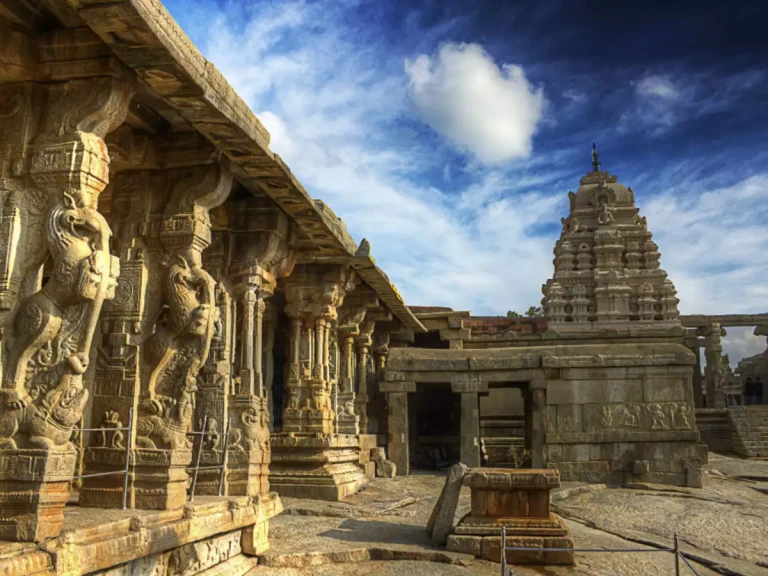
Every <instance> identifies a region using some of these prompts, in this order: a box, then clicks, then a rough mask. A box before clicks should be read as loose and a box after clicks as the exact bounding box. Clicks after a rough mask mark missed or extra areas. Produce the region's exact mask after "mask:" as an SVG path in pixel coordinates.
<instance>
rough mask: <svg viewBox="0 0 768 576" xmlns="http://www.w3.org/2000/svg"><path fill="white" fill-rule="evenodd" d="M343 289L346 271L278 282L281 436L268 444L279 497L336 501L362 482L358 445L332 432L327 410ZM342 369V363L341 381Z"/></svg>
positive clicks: (327, 268) (326, 269)
mask: <svg viewBox="0 0 768 576" xmlns="http://www.w3.org/2000/svg"><path fill="white" fill-rule="evenodd" d="M348 285H349V273H348V272H347V268H346V265H318V264H304V265H300V266H297V267H296V269H295V270H294V273H293V274H292V275H291V276H290V277H289V278H287V279H286V282H285V296H286V308H285V312H286V315H287V316H288V317H289V318H291V321H292V326H291V347H290V349H291V360H290V364H289V366H290V368H289V374H288V379H287V382H286V393H287V395H288V402H287V404H286V408H285V410H284V416H283V429H282V430H283V431H282V433H280V434H275V435H273V438H272V449H273V452H272V453H273V463H272V475H271V479H272V486H273V488H274V489H275V490H276V491H277V492H278V493H279V494H280V495H281V496H296V497H308V498H319V499H326V500H338V499H341V498H343V497H345V496H347V495H349V494H352V493H354V492H356V491H357V490H359V488H360V487H361V486H362V485H364V484H365V482H366V480H365V477H364V476H363V474H362V471H361V469H360V468H359V466H358V461H359V444H358V439H357V437H356V436H355V435H349V434H344V433H343V432H342V433H340V434H334V432H335V427H336V421H335V414H334V411H333V409H332V406H331V389H332V386H333V381H332V379H331V370H330V367H331V361H330V352H331V349H332V347H331V339H330V330H331V329H332V328H333V323H334V322H336V321H337V320H338V319H339V318H338V314H339V313H338V309H339V307H340V306H341V305H342V303H343V301H344V298H345V294H346V291H347V287H348ZM342 340H343V336H342ZM347 366H348V361H347V360H345V361H344V368H343V369H342V380H344V378H345V377H344V374H345V373H346V372H347V370H348V368H347ZM342 395H343V393H342V392H340V393H339V403H341V400H342ZM339 410H341V407H340V408H339Z"/></svg>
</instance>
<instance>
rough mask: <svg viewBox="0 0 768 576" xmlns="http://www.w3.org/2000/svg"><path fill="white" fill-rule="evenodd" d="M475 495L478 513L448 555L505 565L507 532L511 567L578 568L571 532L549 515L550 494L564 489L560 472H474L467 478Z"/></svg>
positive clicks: (457, 533)
mask: <svg viewBox="0 0 768 576" xmlns="http://www.w3.org/2000/svg"><path fill="white" fill-rule="evenodd" d="M464 486H469V488H470V490H471V491H472V509H471V512H470V513H469V514H467V515H466V516H464V518H462V519H461V521H460V522H459V524H458V525H457V526H456V528H455V529H454V533H453V534H451V535H450V536H449V537H448V550H451V551H453V552H463V553H466V554H473V555H475V556H479V557H481V558H484V559H486V560H490V561H492V562H500V561H501V527H502V526H505V527H506V531H507V546H512V547H521V548H535V549H536V550H533V551H507V562H509V563H511V564H573V552H569V551H566V552H562V551H555V550H553V549H559V548H570V549H573V539H572V538H571V532H570V530H568V528H567V527H566V526H565V524H564V523H563V521H562V520H561V519H560V518H558V517H557V516H555V515H554V514H553V513H552V512H551V511H550V509H549V492H550V490H551V489H552V488H557V487H559V486H560V472H559V471H558V470H520V469H518V470H514V469H505V468H473V469H472V470H471V471H470V472H469V474H467V475H466V476H465V477H464Z"/></svg>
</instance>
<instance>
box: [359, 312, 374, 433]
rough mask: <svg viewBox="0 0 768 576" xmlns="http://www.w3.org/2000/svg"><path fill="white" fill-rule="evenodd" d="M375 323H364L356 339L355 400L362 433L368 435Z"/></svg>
mask: <svg viewBox="0 0 768 576" xmlns="http://www.w3.org/2000/svg"><path fill="white" fill-rule="evenodd" d="M373 327H374V323H373V322H363V324H362V325H361V327H360V336H358V337H357V338H355V350H356V352H357V374H356V381H357V398H356V399H355V407H356V410H355V411H356V413H357V415H358V417H359V418H360V432H361V433H363V434H367V433H368V400H369V396H368V374H369V371H370V370H369V357H370V353H371V343H372V342H371V333H372V332H373Z"/></svg>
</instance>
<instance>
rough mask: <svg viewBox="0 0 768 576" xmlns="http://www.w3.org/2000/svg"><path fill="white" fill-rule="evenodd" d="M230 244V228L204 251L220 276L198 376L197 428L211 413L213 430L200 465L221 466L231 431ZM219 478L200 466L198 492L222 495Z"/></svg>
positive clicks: (232, 299) (213, 272)
mask: <svg viewBox="0 0 768 576" xmlns="http://www.w3.org/2000/svg"><path fill="white" fill-rule="evenodd" d="M230 244H231V238H230V235H229V233H228V232H226V231H219V232H214V234H213V241H212V245H211V246H210V248H208V249H207V250H206V251H205V253H204V254H203V264H204V267H205V269H206V270H208V271H209V272H210V273H211V275H212V276H213V278H214V280H216V292H215V297H216V309H215V310H214V329H213V337H212V338H211V348H210V352H209V353H208V360H207V361H206V362H205V365H204V366H203V369H202V370H201V372H200V376H199V377H198V390H197V393H196V394H195V397H196V402H195V418H194V422H195V428H196V429H197V430H200V429H201V428H202V425H203V420H204V418H205V417H206V416H207V417H208V431H209V433H208V434H207V435H206V436H205V438H204V439H203V444H202V454H201V460H200V465H201V466H204V467H209V466H210V467H213V466H218V465H220V464H221V463H222V461H223V459H224V454H223V450H224V443H225V437H224V434H225V433H226V431H227V421H228V419H229V416H230V414H229V410H228V406H227V395H228V394H229V392H230V388H231V386H232V362H231V358H232V352H231V350H232V347H233V346H234V342H235V340H234V333H233V330H232V325H233V322H234V318H235V308H236V306H235V305H236V301H237V299H236V296H235V291H234V289H233V287H232V285H231V282H230V280H229V277H228V276H227V272H228V267H229V259H228V257H227V256H228V253H229V247H230ZM219 480H220V471H219V470H217V469H209V470H200V471H199V473H198V478H197V485H196V489H195V494H196V495H212V496H215V495H218V493H219Z"/></svg>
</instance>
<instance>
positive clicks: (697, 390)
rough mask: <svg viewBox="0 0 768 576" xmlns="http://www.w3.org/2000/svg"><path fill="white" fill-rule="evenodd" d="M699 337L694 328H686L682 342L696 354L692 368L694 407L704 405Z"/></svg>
mask: <svg viewBox="0 0 768 576" xmlns="http://www.w3.org/2000/svg"><path fill="white" fill-rule="evenodd" d="M699 340H701V338H700V337H699V336H697V335H696V328H687V329H686V337H685V340H684V344H685V346H686V347H687V348H689V349H690V350H691V352H693V353H694V354H695V355H696V365H695V367H694V369H693V402H694V406H695V407H696V408H703V407H704V398H703V393H702V381H701V352H700V350H699V348H700V344H699Z"/></svg>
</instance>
